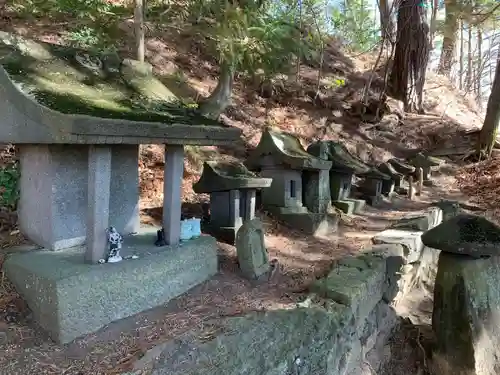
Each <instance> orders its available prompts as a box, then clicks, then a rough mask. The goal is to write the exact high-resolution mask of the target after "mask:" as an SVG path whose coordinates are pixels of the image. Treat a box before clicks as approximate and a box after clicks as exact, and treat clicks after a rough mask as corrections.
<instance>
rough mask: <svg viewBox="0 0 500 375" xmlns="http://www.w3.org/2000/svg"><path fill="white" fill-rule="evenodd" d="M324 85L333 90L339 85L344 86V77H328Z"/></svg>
mask: <svg viewBox="0 0 500 375" xmlns="http://www.w3.org/2000/svg"><path fill="white" fill-rule="evenodd" d="M325 86H326V88H327V89H329V90H334V89H337V88H339V87H344V86H345V79H344V78H332V79H329V80H328V82H327V84H326V85H325Z"/></svg>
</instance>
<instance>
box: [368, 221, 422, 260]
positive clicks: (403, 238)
mask: <svg viewBox="0 0 500 375" xmlns="http://www.w3.org/2000/svg"><path fill="white" fill-rule="evenodd" d="M422 233H423V232H421V231H406V230H399V229H387V230H384V231H383V232H380V233H379V234H377V235H376V236H375V237H373V238H372V241H373V243H374V244H401V245H403V246H404V248H405V263H413V262H415V261H417V260H418V259H419V258H420V255H421V253H422V250H423V249H424V244H423V243H422V238H421V237H422Z"/></svg>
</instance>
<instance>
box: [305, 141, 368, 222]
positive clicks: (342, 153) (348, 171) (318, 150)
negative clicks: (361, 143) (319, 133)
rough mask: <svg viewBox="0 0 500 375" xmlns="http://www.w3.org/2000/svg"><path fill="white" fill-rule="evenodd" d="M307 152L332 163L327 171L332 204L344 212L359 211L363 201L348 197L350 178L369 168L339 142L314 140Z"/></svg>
mask: <svg viewBox="0 0 500 375" xmlns="http://www.w3.org/2000/svg"><path fill="white" fill-rule="evenodd" d="M307 152H308V153H310V154H311V155H314V156H316V157H318V158H320V159H323V160H329V161H330V162H331V163H332V167H331V169H330V171H329V175H330V197H331V201H332V204H333V205H334V206H335V207H337V208H338V209H340V210H342V211H343V212H345V213H346V214H352V213H359V212H361V211H362V210H363V207H364V205H365V201H363V200H360V199H353V198H350V195H351V188H352V179H353V176H354V175H355V174H359V173H365V172H368V171H369V170H370V168H369V167H368V166H367V165H366V164H365V163H363V162H362V161H361V160H359V159H358V158H356V157H354V156H353V155H351V154H350V153H349V151H348V150H347V148H345V146H344V145H342V144H341V143H339V142H335V141H319V142H315V143H312V144H311V145H309V147H308V148H307Z"/></svg>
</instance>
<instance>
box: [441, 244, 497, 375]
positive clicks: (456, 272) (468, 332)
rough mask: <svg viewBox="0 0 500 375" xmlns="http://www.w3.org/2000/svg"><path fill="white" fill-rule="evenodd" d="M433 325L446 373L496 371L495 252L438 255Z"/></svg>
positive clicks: (493, 373)
mask: <svg viewBox="0 0 500 375" xmlns="http://www.w3.org/2000/svg"><path fill="white" fill-rule="evenodd" d="M432 327H433V330H434V333H435V336H436V350H435V353H434V355H433V359H434V358H436V359H437V361H439V363H440V364H441V366H440V367H442V364H445V367H447V371H443V370H444V369H442V368H441V369H440V370H441V371H442V372H444V373H445V374H446V375H447V374H457V375H461V374H464V375H496V374H500V361H499V358H500V258H499V257H492V258H489V259H473V258H470V257H463V256H458V255H455V254H450V253H444V252H442V253H441V254H440V256H439V262H438V273H437V276H436V283H435V289H434V309H433V316H432ZM437 361H436V360H433V362H437Z"/></svg>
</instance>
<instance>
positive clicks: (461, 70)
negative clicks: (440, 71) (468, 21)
mask: <svg viewBox="0 0 500 375" xmlns="http://www.w3.org/2000/svg"><path fill="white" fill-rule="evenodd" d="M459 58H460V64H459V72H458V87H459V88H460V90H463V89H464V80H463V76H464V21H462V20H460V57H459Z"/></svg>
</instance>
